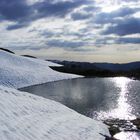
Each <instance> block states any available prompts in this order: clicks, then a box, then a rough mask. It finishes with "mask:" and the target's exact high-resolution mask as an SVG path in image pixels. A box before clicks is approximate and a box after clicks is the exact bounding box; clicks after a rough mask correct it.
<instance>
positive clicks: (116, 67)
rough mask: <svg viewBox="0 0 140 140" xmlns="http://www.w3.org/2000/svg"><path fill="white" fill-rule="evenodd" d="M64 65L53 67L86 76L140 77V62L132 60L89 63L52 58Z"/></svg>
mask: <svg viewBox="0 0 140 140" xmlns="http://www.w3.org/2000/svg"><path fill="white" fill-rule="evenodd" d="M50 61H52V62H55V63H58V64H61V65H63V66H62V67H57V68H56V67H52V69H55V70H57V71H60V72H67V73H74V74H80V75H84V76H97V77H110V76H127V77H140V62H131V63H126V64H113V63H88V62H74V61H59V60H50Z"/></svg>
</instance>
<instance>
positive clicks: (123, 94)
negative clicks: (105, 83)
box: [98, 77, 136, 120]
mask: <svg viewBox="0 0 140 140" xmlns="http://www.w3.org/2000/svg"><path fill="white" fill-rule="evenodd" d="M113 82H114V83H115V85H116V87H117V88H119V91H120V92H119V98H118V100H117V107H116V108H115V109H112V110H109V111H108V112H104V111H100V112H99V113H98V117H99V118H100V119H108V118H119V119H125V120H131V119H135V118H136V117H135V115H133V114H132V107H131V105H130V104H129V103H128V101H127V96H128V94H129V91H128V84H129V82H131V79H129V78H126V77H116V78H113Z"/></svg>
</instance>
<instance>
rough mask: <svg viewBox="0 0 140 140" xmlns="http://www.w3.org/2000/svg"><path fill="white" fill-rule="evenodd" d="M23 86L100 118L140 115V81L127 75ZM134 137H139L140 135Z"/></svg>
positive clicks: (124, 117)
mask: <svg viewBox="0 0 140 140" xmlns="http://www.w3.org/2000/svg"><path fill="white" fill-rule="evenodd" d="M21 90H23V91H27V92H30V93H33V94H36V95H39V96H43V97H45V98H49V99H53V100H55V101H58V102H61V103H62V104H64V105H66V106H68V107H70V108H72V109H74V110H76V111H77V112H79V113H81V114H84V115H86V116H89V117H91V118H94V119H98V120H105V119H116V118H119V119H124V120H131V119H135V118H136V117H140V101H139V99H140V81H137V80H131V79H129V78H125V77H117V78H79V79H74V80H64V81H59V82H52V83H47V84H41V85H37V86H31V87H27V88H23V89H21ZM127 134H129V133H127ZM133 134H134V133H133ZM118 135H119V134H118ZM118 135H117V137H118ZM120 136H122V133H120ZM123 136H124V135H123ZM133 136H134V135H133ZM134 137H135V138H134V139H136V137H137V138H138V136H137V135H136V136H134ZM131 138H132V137H131ZM126 139H127V138H126ZM123 140H125V138H124V137H123ZM136 140H137V139H136Z"/></svg>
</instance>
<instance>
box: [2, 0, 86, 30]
mask: <svg viewBox="0 0 140 140" xmlns="http://www.w3.org/2000/svg"><path fill="white" fill-rule="evenodd" d="M86 3H88V0H85V1H83V0H77V1H57V2H54V0H52V1H51V0H44V1H43V2H37V3H35V4H33V5H28V4H27V2H26V0H0V20H9V21H14V22H16V24H15V25H12V26H9V27H7V29H8V30H14V29H18V28H21V27H24V26H25V25H28V24H29V23H30V22H32V21H34V20H37V19H40V18H45V17H52V16H54V17H65V16H66V15H67V14H68V13H69V12H71V11H72V10H73V9H74V8H77V7H79V6H81V5H84V4H86ZM18 24H19V25H18Z"/></svg>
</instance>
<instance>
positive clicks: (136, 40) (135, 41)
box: [116, 37, 140, 44]
mask: <svg viewBox="0 0 140 140" xmlns="http://www.w3.org/2000/svg"><path fill="white" fill-rule="evenodd" d="M116 43H120V44H126V43H130V44H140V38H136V37H135V38H133V37H121V38H119V39H117V40H116Z"/></svg>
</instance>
